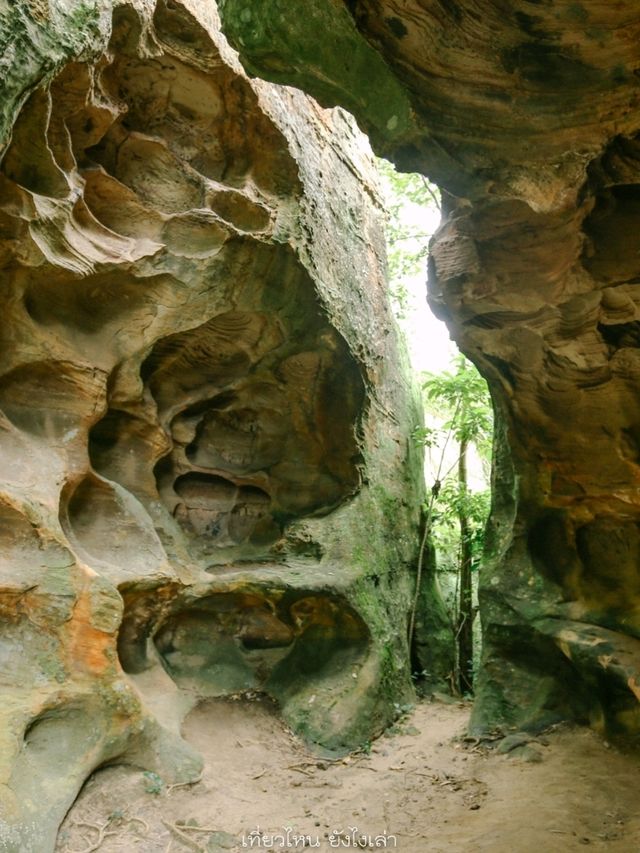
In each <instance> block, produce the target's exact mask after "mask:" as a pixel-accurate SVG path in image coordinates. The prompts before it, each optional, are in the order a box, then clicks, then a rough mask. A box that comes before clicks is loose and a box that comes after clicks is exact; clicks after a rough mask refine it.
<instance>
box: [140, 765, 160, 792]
mask: <svg viewBox="0 0 640 853" xmlns="http://www.w3.org/2000/svg"><path fill="white" fill-rule="evenodd" d="M142 776H143V778H144V780H145V783H144V789H145V791H146V792H147V794H161V793H162V791H163V789H164V782H163V781H162V778H161V777H160V776H158V774H157V773H154V772H153V771H152V770H146V771H145V772H144V773H143V774H142Z"/></svg>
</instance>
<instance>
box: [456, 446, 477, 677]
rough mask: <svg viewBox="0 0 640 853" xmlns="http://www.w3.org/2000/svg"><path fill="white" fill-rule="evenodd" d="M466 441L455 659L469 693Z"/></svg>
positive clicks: (460, 482)
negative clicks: (456, 650)
mask: <svg viewBox="0 0 640 853" xmlns="http://www.w3.org/2000/svg"><path fill="white" fill-rule="evenodd" d="M468 448H469V442H468V441H466V440H464V439H463V440H462V441H461V442H460V456H459V459H458V488H459V490H460V498H461V500H460V502H459V508H458V521H459V524H460V567H459V571H460V606H459V608H458V626H457V641H458V661H459V669H460V679H459V680H460V691H461V693H470V692H472V690H473V593H472V584H471V564H472V552H471V531H470V529H469V519H468V518H467V513H466V510H465V503H466V501H465V497H466V495H467V490H468V474H467V451H468Z"/></svg>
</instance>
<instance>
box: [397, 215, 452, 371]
mask: <svg viewBox="0 0 640 853" xmlns="http://www.w3.org/2000/svg"><path fill="white" fill-rule="evenodd" d="M400 219H401V223H402V226H403V227H406V228H407V229H408V230H410V231H415V232H416V233H421V234H425V233H426V234H433V233H434V232H435V231H436V229H437V228H438V225H439V223H440V211H439V210H438V209H437V208H436V206H435V204H434V205H429V206H428V207H425V206H423V205H419V204H414V203H413V202H411V201H408V200H407V201H406V202H405V203H404V204H403V205H402V209H401V211H400ZM423 243H424V240H406V241H405V242H404V244H403V247H404V248H405V249H406V250H407V251H408V252H414V253H417V252H418V251H419V249H420V247H421V245H422V244H423ZM403 284H404V285H405V287H406V289H407V291H408V299H407V305H406V310H405V311H404V314H405V316H404V317H403V318H399V320H398V322H399V323H400V326H401V328H402V330H403V331H404V333H405V335H406V338H407V344H408V346H409V352H410V355H411V361H412V363H413V366H414V369H415V370H416V372H418V373H421V372H422V371H429V372H430V373H440V372H441V371H443V370H447V368H448V367H449V365H450V362H451V359H452V358H453V357H454V356H455V355H456V354H457V352H458V349H457V347H456V345H455V344H454V343H453V342H452V341H451V340H450V339H449V332H448V330H447V327H446V326H445V324H444V323H443V322H442V321H441V320H438V319H437V318H436V317H434V315H433V314H432V313H431V309H430V308H429V306H428V305H427V261H426V258H425V259H424V263H423V270H422V271H421V273H420V274H418V275H416V276H413V277H410V278H405V279H404V280H403Z"/></svg>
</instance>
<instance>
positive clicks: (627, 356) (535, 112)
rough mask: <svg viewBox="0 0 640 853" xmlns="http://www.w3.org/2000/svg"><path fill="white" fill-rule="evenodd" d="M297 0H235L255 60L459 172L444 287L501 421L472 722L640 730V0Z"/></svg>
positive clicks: (459, 334)
mask: <svg viewBox="0 0 640 853" xmlns="http://www.w3.org/2000/svg"><path fill="white" fill-rule="evenodd" d="M285 5H286V6H287V7H288V8H289V9H290V13H289V14H285V10H284V7H285ZM291 5H292V4H290V3H287V4H285V3H279V2H274V3H270V4H268V8H267V7H266V6H261V7H260V8H259V9H254V8H253V7H252V8H251V9H249V8H248V4H246V3H244V2H242V0H224V2H222V3H221V8H222V11H223V20H224V26H225V29H226V32H227V33H228V34H229V36H230V37H231V39H232V41H233V43H234V44H235V45H236V46H237V47H238V49H239V50H240V52H241V55H242V57H243V61H244V62H245V64H246V66H247V68H249V69H250V70H251V71H252V72H253V73H259V74H261V75H262V76H265V77H267V78H268V79H274V80H278V81H280V82H289V83H293V84H296V85H299V86H301V87H302V88H304V89H305V90H306V91H308V92H310V93H312V94H314V95H316V96H317V97H318V98H320V99H321V101H322V102H323V103H325V104H334V103H341V104H343V105H345V106H347V107H348V108H349V109H351V110H352V111H353V112H354V114H355V115H356V116H357V117H358V119H359V121H360V122H361V124H362V126H363V127H365V128H366V129H367V130H368V131H369V133H370V134H371V138H372V140H373V142H374V144H375V146H376V147H377V148H378V150H379V151H380V152H382V153H385V154H387V155H388V156H390V157H391V158H392V159H394V160H395V161H396V163H398V165H399V166H400V167H401V168H404V169H408V170H415V171H421V172H423V173H424V174H426V175H428V176H429V177H431V178H432V179H433V180H435V181H437V182H438V184H439V185H440V186H441V188H442V189H443V191H444V208H445V209H444V218H443V223H442V227H441V228H440V230H439V232H438V233H437V235H436V237H435V238H434V241H433V245H432V254H431V260H430V269H429V300H430V303H431V305H432V307H433V309H434V310H435V311H436V313H437V314H438V315H439V316H440V317H442V318H443V319H444V320H446V322H447V324H448V326H449V328H450V330H451V331H452V334H453V336H454V338H455V339H456V341H457V342H458V344H459V345H460V347H461V348H462V350H463V351H464V352H465V353H466V354H467V355H468V356H470V357H471V358H472V359H473V361H474V362H475V363H476V365H477V366H478V367H479V369H480V371H481V372H482V373H483V375H484V376H485V377H486V379H487V381H488V383H489V386H490V388H491V392H492V395H493V399H494V404H495V408H496V413H497V420H498V423H499V427H498V431H497V444H496V464H495V472H494V477H495V483H494V493H495V498H494V507H493V516H492V522H491V536H490V539H491V542H490V549H489V554H488V555H487V561H486V565H485V568H484V572H483V577H482V580H481V587H482V589H481V612H482V620H483V626H484V637H485V653H484V663H483V670H482V672H481V674H480V678H479V685H478V693H479V696H478V701H477V703H476V709H475V714H474V724H473V725H474V727H475V728H477V729H478V730H482V729H486V728H491V727H494V726H496V725H499V724H502V725H517V726H530V727H536V726H542V725H545V724H547V723H549V722H552V721H554V720H557V719H567V718H569V719H578V720H581V721H590V722H591V723H593V724H594V725H596V726H598V727H601V728H606V729H607V730H608V731H610V732H611V731H613V732H616V731H617V732H626V733H629V732H632V733H637V732H638V730H639V729H640V705H639V703H638V699H639V698H640V597H639V580H638V578H639V574H638V570H639V560H640V556H639V553H640V552H639V549H638V541H639V539H638V537H639V533H638V531H639V530H640V526H639V525H640V490H639V485H640V480H639V477H640V467H639V458H640V456H639V452H638V434H639V433H638V429H639V426H640V411H639V409H638V387H639V378H640V372H639V371H640V349H639V341H640V338H639V336H638V328H639V327H638V323H639V321H640V313H639V311H640V295H639V293H638V290H637V287H638V282H639V281H640V277H639V276H640V265H639V261H638V249H639V247H638V237H637V234H638V230H637V222H638V211H639V210H640V207H639V205H640V189H639V187H640V157H639V155H640V147H639V143H638V134H639V133H640V111H639V105H640V50H639V48H638V44H639V41H638V36H639V34H640V10H639V9H638V6H637V4H636V3H634V2H632V0H626V2H619V3H615V4H610V3H598V2H595V3H580V2H578V3H576V2H569V0H554V2H528V0H518V2H514V3H508V4H501V3H495V2H489V0H481V2H478V0H458V2H455V3H444V2H440V0H422V2H415V0H408V2H400V0H349V2H344V3H337V2H329V0H314V2H311V3H306V2H305V3H302V2H300V3H296V4H293V5H294V6H296V7H297V8H298V10H301V9H302V7H304V10H305V15H304V16H302V15H298V14H295V12H294V13H293V14H291ZM309 21H313V25H312V26H311V27H310V26H308V22H309ZM319 26H322V28H323V29H324V30H326V31H331V32H332V33H335V34H336V37H335V39H331V40H326V43H325V42H324V41H323V43H322V45H320V46H317V47H316V46H315V45H314V41H313V38H312V31H313V30H314V29H317V28H318V27H319ZM372 79H373V80H375V81H376V85H375V86H370V85H369V81H370V80H372Z"/></svg>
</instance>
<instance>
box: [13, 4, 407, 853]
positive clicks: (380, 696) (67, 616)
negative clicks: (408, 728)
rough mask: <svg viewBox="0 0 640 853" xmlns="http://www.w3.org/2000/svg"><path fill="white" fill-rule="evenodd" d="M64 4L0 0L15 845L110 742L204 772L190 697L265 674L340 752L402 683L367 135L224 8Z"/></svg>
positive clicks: (400, 464)
mask: <svg viewBox="0 0 640 853" xmlns="http://www.w3.org/2000/svg"><path fill="white" fill-rule="evenodd" d="M98 7H99V8H98ZM82 10H83V11H82V15H81V14H80V11H79V10H76V12H74V13H73V15H71V17H69V16H68V15H66V14H63V12H61V11H60V10H59V9H58V7H57V6H56V7H55V8H51V9H50V8H49V7H48V6H47V5H46V4H41V3H38V2H36V0H33V2H23V3H19V4H15V7H14V8H13V9H12V10H11V11H4V10H0V11H1V12H2V16H3V17H2V18H1V21H2V25H3V27H4V33H5V35H6V39H7V40H8V41H11V43H12V49H13V50H14V57H15V66H12V68H13V69H14V71H12V73H11V74H9V75H7V77H6V78H5V81H4V82H5V84H6V98H5V99H4V100H3V102H2V110H3V114H2V116H3V118H2V121H3V123H2V125H1V126H0V131H2V134H3V146H4V149H3V150H4V156H3V159H2V163H1V168H0V260H1V264H2V290H3V311H4V322H3V324H2V330H1V331H0V453H1V455H2V460H3V463H2V470H1V472H0V562H1V573H0V608H1V613H2V622H1V623H0V631H1V639H0V650H1V652H0V661H1V663H0V685H1V687H2V702H1V703H0V849H2V850H6V851H21V853H26V851H33V853H44V851H46V850H49V849H51V848H52V845H53V843H54V838H55V833H56V828H57V825H58V823H59V821H60V820H61V818H62V817H63V815H64V814H65V812H66V810H67V809H68V807H69V805H70V804H71V802H72V801H73V799H74V798H75V796H76V794H77V792H78V790H79V788H80V786H81V785H82V783H83V782H84V780H85V779H86V777H87V776H88V775H89V774H90V773H91V771H92V770H94V769H95V768H96V767H98V766H100V765H102V764H104V763H105V762H110V761H124V762H131V763H135V764H138V765H140V766H143V767H145V768H146V769H149V770H153V771H155V772H157V773H159V774H160V775H161V776H162V777H163V779H165V780H166V781H170V780H171V779H175V780H180V781H183V780H188V779H193V778H195V777H196V776H197V774H198V768H199V759H198V756H197V755H194V754H193V753H192V751H191V750H190V749H189V748H188V747H187V746H186V744H185V743H184V742H183V741H182V740H181V737H180V722H181V719H182V717H183V715H184V713H185V712H186V711H187V710H188V709H189V708H190V707H192V705H193V703H194V702H196V701H198V700H199V698H201V697H206V696H215V695H221V694H229V693H236V692H241V691H266V692H268V693H270V694H271V695H272V696H273V697H275V698H276V699H277V700H278V702H279V704H280V707H281V710H282V714H283V715H284V717H285V719H286V720H287V721H288V722H289V723H290V724H291V725H292V727H293V728H294V729H296V730H297V731H298V732H299V733H300V734H302V735H303V736H305V737H306V738H307V739H308V740H309V741H311V742H315V743H317V744H321V745H322V746H324V747H325V748H328V749H332V750H338V751H339V750H344V749H345V748H348V747H352V746H355V745H357V744H359V743H361V742H362V741H364V740H366V739H368V738H370V737H371V736H372V734H374V733H375V732H376V731H379V730H380V729H381V728H382V727H383V726H384V725H385V724H386V723H387V722H388V721H389V720H390V718H391V717H392V716H393V714H394V702H395V703H397V702H398V701H402V700H403V697H405V698H406V697H407V696H408V695H410V692H411V686H410V679H409V672H408V650H407V648H406V645H407V644H406V621H407V620H406V616H407V611H408V607H409V603H410V599H411V593H412V590H411V574H410V569H411V568H413V565H414V561H415V557H416V551H417V545H418V541H417V539H418V537H417V525H418V508H419V503H420V498H421V495H422V488H423V485H422V476H421V462H420V458H419V454H418V453H417V451H416V450H415V448H414V447H413V445H412V443H411V441H410V440H409V438H408V436H409V435H410V434H411V430H412V428H413V427H414V426H415V425H416V424H417V423H418V422H419V419H420V412H419V409H418V406H417V404H416V403H415V400H414V397H413V395H412V390H411V388H410V386H409V383H408V380H407V379H406V375H407V373H406V371H405V366H404V364H403V362H402V355H401V354H400V353H399V352H398V348H397V342H396V332H395V328H394V326H393V323H392V321H391V319H390V316H389V311H388V305H387V297H386V286H385V281H384V249H383V241H382V236H381V230H380V224H379V212H380V211H379V205H378V201H377V195H376V191H375V186H374V184H373V183H372V177H371V171H370V162H369V157H368V155H367V153H366V150H365V148H364V147H363V139H362V137H361V135H360V134H359V132H358V131H357V129H356V128H355V126H354V123H353V122H352V121H351V119H350V118H349V117H347V116H346V115H345V114H343V113H342V112H340V111H334V112H331V113H330V112H326V111H324V110H322V109H320V108H318V107H317V105H315V104H314V102H312V101H311V100H310V99H308V98H307V97H306V96H305V95H303V94H301V93H299V92H296V91H293V90H286V89H281V88H278V87H274V86H272V85H269V84H266V83H260V82H256V83H250V82H249V81H248V79H247V78H246V76H245V75H244V74H243V72H242V69H241V68H240V66H239V64H238V63H237V60H236V59H235V56H234V54H233V53H232V52H231V51H230V50H229V48H228V46H227V45H226V43H225V41H224V39H222V38H221V37H220V35H219V33H218V30H217V24H216V16H215V10H214V8H213V6H212V4H204V3H197V2H195V0H193V2H187V0H184V2H172V0H166V2H165V0H160V2H158V3H157V4H155V3H146V2H133V0H132V2H130V3H115V4H114V8H113V9H111V8H110V5H109V4H107V3H102V4H98V6H97V7H95V8H94V7H91V6H89V5H87V6H86V7H85V6H82ZM98 11H99V14H98ZM85 48H86V50H85ZM20 84H22V88H21V86H20Z"/></svg>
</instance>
